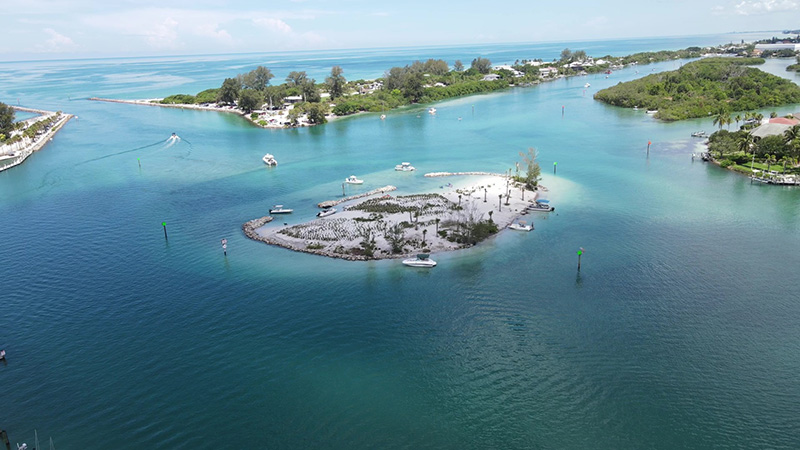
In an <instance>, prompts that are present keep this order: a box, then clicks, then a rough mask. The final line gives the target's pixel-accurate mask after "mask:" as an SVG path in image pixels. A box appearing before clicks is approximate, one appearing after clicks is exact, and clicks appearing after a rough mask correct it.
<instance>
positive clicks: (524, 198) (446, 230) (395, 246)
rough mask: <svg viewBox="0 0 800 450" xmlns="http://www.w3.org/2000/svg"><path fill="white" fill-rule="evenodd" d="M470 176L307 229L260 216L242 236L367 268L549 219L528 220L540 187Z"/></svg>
mask: <svg viewBox="0 0 800 450" xmlns="http://www.w3.org/2000/svg"><path fill="white" fill-rule="evenodd" d="M468 174H469V175H462V174H451V173H446V172H437V173H432V174H426V175H425V176H426V177H432V176H437V177H447V178H443V179H442V186H441V189H440V192H437V193H425V194H411V195H391V194H388V193H384V192H382V191H381V192H374V193H373V196H372V198H368V199H366V200H363V199H361V198H359V199H357V200H350V201H345V202H343V203H341V204H339V205H337V206H335V207H334V208H335V209H336V212H335V213H332V214H330V215H328V216H325V217H321V218H317V219H314V220H312V221H310V222H307V223H303V224H299V225H291V226H288V225H282V226H281V225H279V226H275V225H273V224H271V223H270V222H272V220H273V218H272V217H270V216H265V217H262V218H259V219H255V220H251V221H249V222H247V223H245V224H244V225H243V226H242V229H243V231H244V233H245V235H247V237H249V238H251V239H254V240H257V241H261V242H265V243H267V244H271V245H278V246H281V247H285V248H288V249H291V250H294V251H300V252H306V253H313V254H317V255H323V256H329V257H333V258H341V259H347V260H371V259H387V258H402V257H406V256H408V255H413V254H417V253H438V252H443V251H452V250H457V249H461V248H466V247H471V246H473V245H476V244H477V243H479V242H481V241H483V240H485V239H487V238H489V237H491V236H492V235H494V234H496V233H497V232H499V231H501V230H504V229H506V228H507V227H508V225H510V224H512V223H517V224H518V223H523V224H528V225H533V224H534V220H535V219H536V217H537V215H541V214H547V213H546V212H529V208H530V207H531V206H532V205H535V204H536V203H537V201H536V200H537V198H538V196H539V194H540V193H544V191H546V189H545V188H544V187H543V186H539V188H538V189H537V191H531V190H529V189H524V187H523V185H522V184H520V183H516V182H514V181H513V180H509V179H508V178H507V177H505V176H503V175H498V174H490V175H487V174H485V173H482V172H469V173H468ZM474 174H483V175H474ZM387 188H393V187H391V186H387ZM387 188H383V189H387ZM376 191H380V190H376ZM321 204H322V205H329V204H330V202H321ZM543 206H544V205H543ZM277 221H279V222H281V221H280V219H277ZM511 232H516V231H511Z"/></svg>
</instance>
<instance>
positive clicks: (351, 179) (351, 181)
mask: <svg viewBox="0 0 800 450" xmlns="http://www.w3.org/2000/svg"><path fill="white" fill-rule="evenodd" d="M344 182H345V183H347V184H364V180H359V179H358V178H356V176H355V175H350V176H349V177H347V178H345V180H344Z"/></svg>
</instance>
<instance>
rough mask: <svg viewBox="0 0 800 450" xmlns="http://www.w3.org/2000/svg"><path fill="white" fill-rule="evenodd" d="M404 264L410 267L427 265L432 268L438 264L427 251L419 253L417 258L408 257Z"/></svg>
mask: <svg viewBox="0 0 800 450" xmlns="http://www.w3.org/2000/svg"><path fill="white" fill-rule="evenodd" d="M403 264H405V265H406V266H410V267H426V268H431V267H435V266H436V261H434V260H432V259H431V258H430V255H429V254H427V253H420V254H418V255H417V257H416V258H406V259H404V260H403Z"/></svg>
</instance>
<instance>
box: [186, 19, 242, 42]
mask: <svg viewBox="0 0 800 450" xmlns="http://www.w3.org/2000/svg"><path fill="white" fill-rule="evenodd" d="M194 32H195V34H196V35H198V36H207V37H210V38H212V39H215V40H217V41H220V42H222V43H225V44H232V43H233V37H231V35H230V33H228V31H227V30H223V29H220V27H219V24H216V23H207V24H200V25H198V26H196V27H195V28H194Z"/></svg>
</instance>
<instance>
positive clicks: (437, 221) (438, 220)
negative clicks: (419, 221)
mask: <svg viewBox="0 0 800 450" xmlns="http://www.w3.org/2000/svg"><path fill="white" fill-rule="evenodd" d="M490 215H491V214H490ZM441 220H442V219H440V218H438V217H437V218H436V234H439V222H440V221H441Z"/></svg>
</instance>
